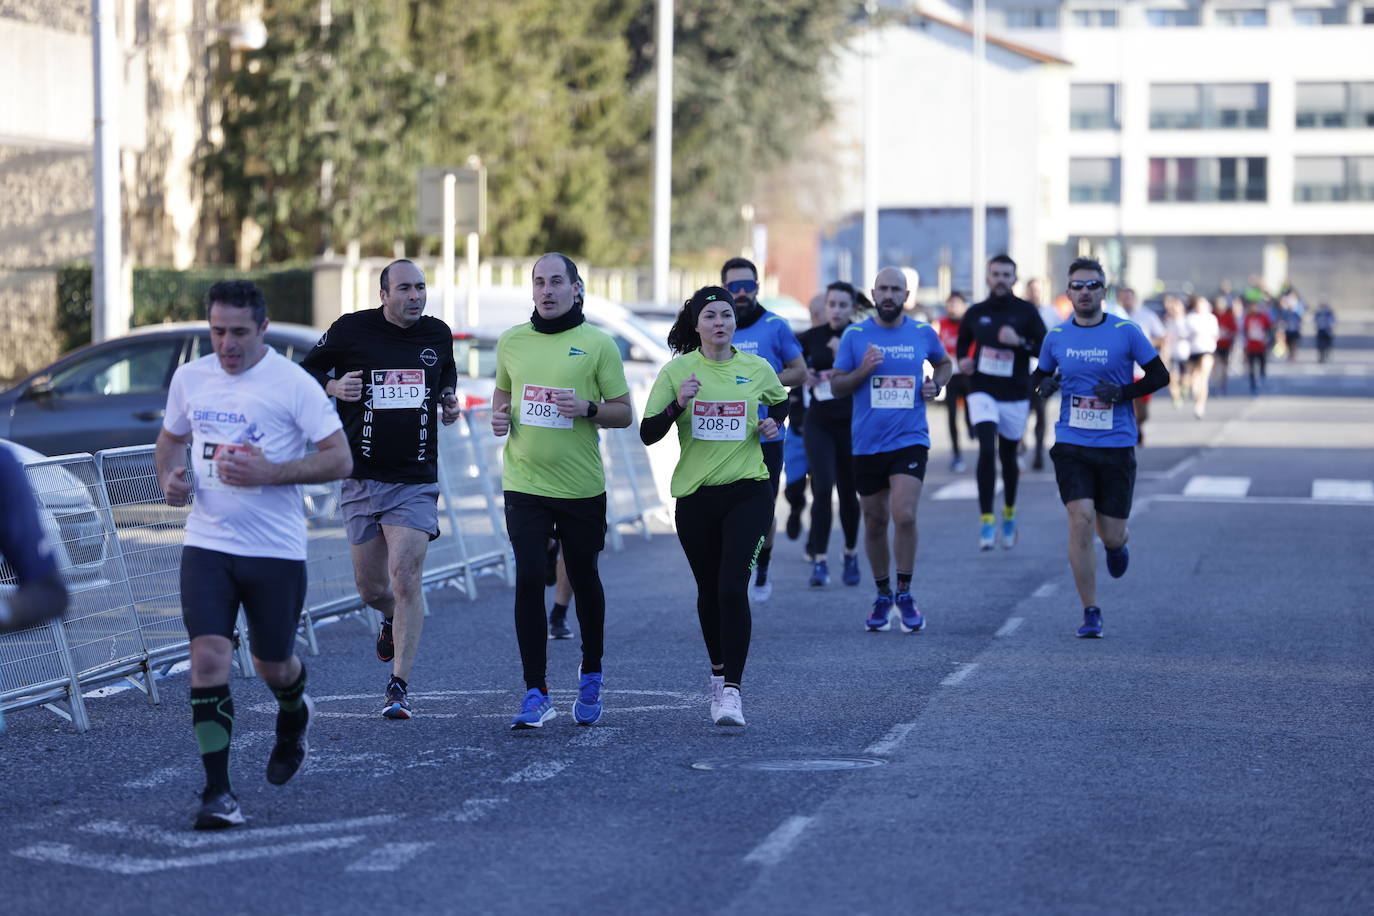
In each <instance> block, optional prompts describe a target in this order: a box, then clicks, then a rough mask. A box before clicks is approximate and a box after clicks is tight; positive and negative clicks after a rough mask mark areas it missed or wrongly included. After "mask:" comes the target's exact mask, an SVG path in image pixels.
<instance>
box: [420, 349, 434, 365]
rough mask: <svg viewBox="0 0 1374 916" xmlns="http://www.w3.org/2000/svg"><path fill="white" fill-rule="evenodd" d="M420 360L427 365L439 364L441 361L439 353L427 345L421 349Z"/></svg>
mask: <svg viewBox="0 0 1374 916" xmlns="http://www.w3.org/2000/svg"><path fill="white" fill-rule="evenodd" d="M420 362H422V363H424V364H425V365H426V366H434V365H437V364H438V362H439V354H438V353H435V352H434V351H433V350H431V349H430V348H429V347H425V348H424V349H423V350H421V351H420Z"/></svg>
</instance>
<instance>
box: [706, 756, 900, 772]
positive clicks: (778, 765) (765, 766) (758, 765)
mask: <svg viewBox="0 0 1374 916" xmlns="http://www.w3.org/2000/svg"><path fill="white" fill-rule="evenodd" d="M885 763H887V761H886V760H883V759H881V758H878V757H796V758H792V757H768V758H764V759H762V760H704V761H700V762H698V763H694V764H692V769H694V770H765V771H767V772H777V771H785V772H791V773H797V772H802V773H818V772H824V771H827V770H863V769H867V768H868V767H877V766H882V765H883V764H885Z"/></svg>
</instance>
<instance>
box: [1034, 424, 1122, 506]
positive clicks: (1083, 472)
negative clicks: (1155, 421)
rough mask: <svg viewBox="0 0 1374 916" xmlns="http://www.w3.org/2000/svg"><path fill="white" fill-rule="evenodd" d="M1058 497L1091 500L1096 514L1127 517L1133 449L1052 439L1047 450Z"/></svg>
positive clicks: (1070, 500) (1065, 499)
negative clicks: (1077, 443) (1051, 443)
mask: <svg viewBox="0 0 1374 916" xmlns="http://www.w3.org/2000/svg"><path fill="white" fill-rule="evenodd" d="M1050 460H1051V461H1053V462H1054V477H1055V480H1057V481H1058V482H1059V498H1060V499H1061V500H1063V501H1064V503H1065V504H1066V505H1067V504H1068V503H1070V502H1072V501H1073V500H1075V499H1091V500H1092V501H1093V508H1094V509H1096V510H1097V512H1098V514H1099V515H1106V516H1108V517H1110V518H1130V517H1131V500H1132V497H1133V496H1134V494H1135V449H1134V448H1132V447H1130V446H1126V447H1123V448H1095V447H1092V446H1087V445H1073V444H1072V443H1068V442H1056V443H1055V444H1054V447H1053V448H1051V449H1050Z"/></svg>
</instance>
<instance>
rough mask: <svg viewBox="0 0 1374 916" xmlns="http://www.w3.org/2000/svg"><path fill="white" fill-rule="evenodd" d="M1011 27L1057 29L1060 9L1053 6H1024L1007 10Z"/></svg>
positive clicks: (1008, 26)
mask: <svg viewBox="0 0 1374 916" xmlns="http://www.w3.org/2000/svg"><path fill="white" fill-rule="evenodd" d="M1007 28H1009V29H1057V28H1059V9H1058V8H1057V7H1053V6H1022V7H1016V6H1014V7H1011V8H1010V9H1008V10H1007Z"/></svg>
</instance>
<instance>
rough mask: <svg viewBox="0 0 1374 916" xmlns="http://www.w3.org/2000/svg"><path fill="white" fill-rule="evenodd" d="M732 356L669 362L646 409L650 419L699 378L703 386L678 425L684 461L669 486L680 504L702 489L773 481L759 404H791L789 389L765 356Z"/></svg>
mask: <svg viewBox="0 0 1374 916" xmlns="http://www.w3.org/2000/svg"><path fill="white" fill-rule="evenodd" d="M731 352H732V353H733V354H734V355H733V356H731V357H730V359H727V360H725V361H724V362H716V361H715V360H710V359H707V358H706V357H705V356H702V355H701V351H700V350H693V351H692V352H691V353H686V354H684V355H682V356H679V357H678V358H677V359H674V360H673V361H671V362H670V363H668V365H666V366H664V367H663V368H662V369H661V370H659V373H658V378H656V379H654V387H653V389H652V390H651V391H650V392H649V401H648V403H647V404H646V405H645V407H644V415H645V416H648V417H652V416H655V415H657V414H660V413H662V412H663V411H664V410H665V409H666V408H667V406H668V403H669V402H670V401H672V400H673V399H674V398H676V397H677V393H678V390H679V389H680V388H681V387H682V383H683V382H684V381H686V380H687V379H688V378H689V377H690V376H691V375H692V374H693V373H696V377H697V381H699V382H701V390H700V391H698V392H697V395H696V397H694V398H693V399H692V400H691V401H690V402H688V404H687V409H686V410H684V411H683V412H682V413H681V414H680V415H678V418H677V421H676V425H677V440H678V445H680V446H681V448H682V457H681V458H679V459H678V463H677V467H676V468H675V469H674V470H673V480H672V484H671V486H670V487H669V489H670V491H671V492H672V494H673V498H674V499H681V498H682V497H684V496H689V495H691V494H692V493H695V492H696V491H697V489H698V488H699V487H710V486H719V485H720V484H726V483H734V482H735V481H737V480H767V479H768V467H767V466H766V465H765V464H764V463H763V450H762V449H761V448H760V447H759V436H758V427H759V405H760V404H765V405H772V404H779V403H781V402H783V401H785V400H787V389H786V388H783V387H782V383H781V382H779V381H778V375H777V373H776V372H774V371H773V367H772V366H770V365H768V362H767V361H766V360H764V359H763V358H762V357H760V356H753V355H751V354H749V353H741V352H740V351H738V350H735V349H734V348H731Z"/></svg>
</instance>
